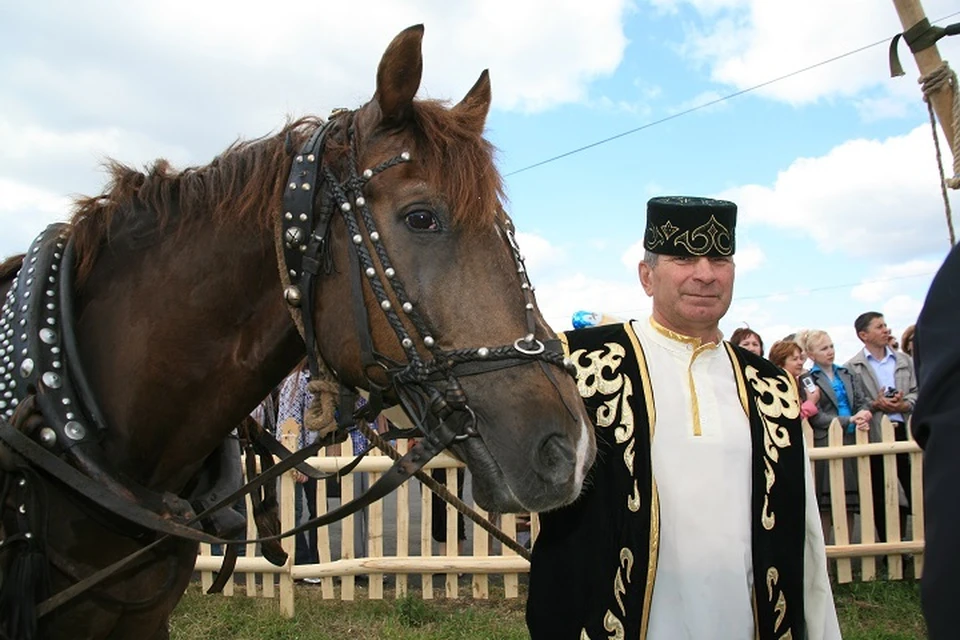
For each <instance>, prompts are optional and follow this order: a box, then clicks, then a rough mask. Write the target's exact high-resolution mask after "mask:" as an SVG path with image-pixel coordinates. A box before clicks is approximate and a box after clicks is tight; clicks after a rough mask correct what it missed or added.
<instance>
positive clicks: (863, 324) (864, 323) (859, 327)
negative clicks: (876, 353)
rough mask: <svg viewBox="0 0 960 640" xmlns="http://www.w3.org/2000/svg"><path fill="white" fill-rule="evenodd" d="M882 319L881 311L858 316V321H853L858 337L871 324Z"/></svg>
mask: <svg viewBox="0 0 960 640" xmlns="http://www.w3.org/2000/svg"><path fill="white" fill-rule="evenodd" d="M882 317H883V314H882V313H880V312H879V311H867V312H866V313H861V314H860V315H859V316H857V319H856V320H854V321H853V328H854V329H855V330H856V332H857V336H859V335H860V332H861V331H866V330H867V327H869V326H870V323H871V322H873V321H874V320H876V319H877V318H882Z"/></svg>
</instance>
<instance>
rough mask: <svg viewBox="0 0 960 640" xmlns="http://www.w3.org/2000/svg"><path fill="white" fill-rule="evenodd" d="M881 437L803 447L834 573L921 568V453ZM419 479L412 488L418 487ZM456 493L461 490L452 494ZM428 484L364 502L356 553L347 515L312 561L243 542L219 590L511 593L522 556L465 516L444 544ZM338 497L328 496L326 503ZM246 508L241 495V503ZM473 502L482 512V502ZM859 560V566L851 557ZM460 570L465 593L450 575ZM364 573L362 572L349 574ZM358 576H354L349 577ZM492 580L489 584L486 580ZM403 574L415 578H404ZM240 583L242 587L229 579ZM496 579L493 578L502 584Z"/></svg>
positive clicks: (375, 463)
mask: <svg viewBox="0 0 960 640" xmlns="http://www.w3.org/2000/svg"><path fill="white" fill-rule="evenodd" d="M805 431H806V434H807V437H808V442H812V432H811V431H810V428H809V426H806V425H805ZM882 431H883V441H882V442H878V443H872V444H868V443H867V441H866V440H867V434H866V433H864V432H859V433H858V436H857V444H855V445H846V446H845V445H843V444H842V442H843V435H842V431H841V428H840V426H839V423H838V422H836V421H835V422H834V424H833V425H831V429H830V436H829V442H830V446H828V447H820V448H814V447H812V445H811V446H810V449H809V450H810V457H811V460H812V461H813V462H811V464H812V465H813V464H814V462H815V461H817V460H827V461H829V465H828V466H829V474H830V494H831V506H830V510H829V511H830V514H831V516H832V522H833V523H832V530H831V531H828V532H827V542H828V544H827V557H828V558H830V559H831V562H832V563H834V564H835V566H834V567H833V568H832V570H833V571H834V575H835V576H836V579H837V580H838V581H839V582H850V581H852V580H854V579H855V578H857V579H861V580H865V581H866V580H874V579H876V578H877V576H878V572H877V560H878V558H882V557H884V556H886V557H887V571H886V577H887V578H888V579H894V580H895V579H901V578H902V577H903V576H904V572H903V561H902V558H903V556H902V555H901V554H909V557H912V558H913V563H914V575H915V576H916V577H919V576H920V573H921V572H922V567H923V564H922V558H923V556H922V553H923V511H922V509H923V501H922V499H921V496H922V472H921V470H922V458H921V453H920V449H919V447H918V446H917V445H916V443H915V442H913V441H912V440H910V441H907V442H896V441H895V439H894V434H893V427H892V425H891V424H890V423H889V422H888V421H886V419H885V418H884V420H883V427H882ZM397 448H398V449H399V450H400V451H401V452H405V451H406V449H407V443H406V442H402V441H401V442H398V443H397ZM900 453H902V454H908V455H909V456H910V463H911V473H912V490H911V493H912V495H911V496H910V497H909V498H910V504H911V509H912V511H911V516H912V517H911V518H910V521H911V524H912V532H911V533H912V535H910V536H908V537H909V539H908V540H901V539H900V526H899V518H900V513H899V508H898V507H899V493H898V483H897V480H896V468H895V457H896V454H900ZM870 456H883V460H884V469H885V474H884V475H885V479H886V482H885V496H886V497H885V504H886V512H885V513H884V514H882V517H884V518H885V521H886V524H887V527H886V528H887V531H888V541H887V542H882V543H881V542H877V541H876V536H875V533H874V526H873V523H874V522H875V517H876V516H877V515H880V514H874V513H873V500H872V486H871V483H870V475H869V474H870V462H869V457H870ZM846 458H856V461H857V478H858V487H857V491H858V494H859V503H860V505H862V507H861V509H860V512H859V514H858V515H857V517H856V518H855V519H854V522H855V528H857V529H859V531H860V535H859V536H855V535H854V534H855V531H851V530H850V527H849V526H848V517H847V512H848V509H847V504H846V487H845V485H844V477H843V464H844V459H846ZM352 459H353V456H341V455H334V453H332V452H330V451H325V452H323V455H321V456H318V457H315V458H311V459H309V460H308V462H309V464H310V465H311V466H313V467H314V468H315V469H318V470H320V471H327V472H329V471H336V470H338V469H341V468H343V467H344V466H345V465H346V464H348V463H349V462H350V461H351V460H352ZM391 464H392V460H391V459H390V458H388V457H386V456H384V455H380V454H379V453H378V452H373V453H371V454H370V455H368V456H367V458H365V459H364V460H362V461H361V462H360V464H359V465H358V466H357V468H356V469H354V471H353V472H352V473H350V474H348V475H346V476H345V477H344V478H343V480H342V483H341V496H342V498H341V499H342V500H343V501H346V500H349V499H351V498H353V497H354V496H355V495H357V494H358V493H359V491H358V490H357V484H358V482H357V480H356V479H355V478H358V477H359V476H358V474H361V473H363V474H367V475H368V478H369V483H370V484H372V483H373V482H375V481H376V480H377V478H379V477H380V475H381V474H382V473H383V472H385V471H386V470H387V469H389V468H390V465H391ZM462 466H463V465H462V463H460V462H458V461H457V460H455V459H454V458H452V457H450V456H449V455H446V454H443V455H441V456H438V457H437V458H436V459H434V460H432V461H431V462H430V463H428V465H427V466H426V468H425V470H427V471H429V470H431V469H444V470H445V471H444V473H445V476H446V487H447V489H448V490H450V491H451V492H452V493H457V477H456V476H457V473H456V470H457V469H458V468H459V467H462ZM418 487H419V488H420V489H419V490H418ZM294 495H295V494H294V481H293V478H292V475H291V474H289V473H288V474H285V475H284V476H283V477H282V478H281V479H280V483H279V496H280V497H279V502H280V520H281V525H282V528H283V529H284V530H287V529H290V528H292V527H293V526H294ZM461 498H463V496H461ZM432 499H433V493H432V492H431V491H430V490H428V489H427V488H426V487H423V486H422V485H420V483H419V482H416V481H411V482H408V483H406V484H404V485H402V486H401V487H400V488H399V489H397V490H396V492H395V493H394V494H392V495H391V496H389V497H388V498H386V499H385V500H383V501H380V502H378V503H375V504H373V505H370V506H369V507H368V515H367V518H368V535H367V538H366V540H365V546H366V555H365V556H364V557H356V555H355V553H354V536H355V533H354V530H355V528H356V527H357V526H358V524H357V522H358V518H359V517H360V516H358V515H354V516H351V517H349V518H346V519H345V520H343V521H342V522H340V523H335V524H333V525H330V526H328V527H323V528H321V529H319V530H318V541H317V542H318V549H319V559H320V561H319V563H317V564H305V565H296V564H294V561H293V560H294V548H293V545H294V541H293V539H292V538H288V539H285V540H284V541H283V546H284V549H285V550H286V551H287V553H288V554H289V556H290V557H289V559H288V561H287V563H286V564H285V565H284V566H282V567H277V566H274V565H272V564H270V563H269V562H268V561H267V560H265V559H264V558H263V557H261V556H260V555H259V554H258V553H257V549H256V547H255V545H248V547H247V549H246V555H245V556H242V557H240V558H238V560H237V566H236V574H237V576H238V577H237V578H235V580H236V584H235V582H234V581H229V582H228V584H227V586H226V588H225V589H224V595H226V596H233V595H237V594H242V595H246V596H248V597H264V598H276V599H278V601H279V606H280V610H281V612H282V613H283V614H285V615H287V616H292V615H293V612H294V606H295V605H294V596H295V589H294V585H295V583H296V581H298V580H301V579H303V578H320V579H321V581H320V584H319V585H318V587H317V588H319V591H320V593H321V595H322V597H323V598H325V599H341V600H353V599H355V598H357V597H362V598H369V599H383V598H398V597H403V596H404V595H406V594H408V593H412V594H416V595H419V596H420V597H422V598H424V599H431V598H434V597H446V598H457V597H463V596H467V595H469V596H471V597H473V598H476V599H486V598H490V597H491V593H493V594H494V597H506V598H516V597H518V596H519V595H520V589H519V582H520V576H521V574H524V573H526V572H527V571H528V570H529V563H528V562H527V561H526V560H524V559H523V558H522V557H520V556H518V555H517V554H516V553H515V552H513V551H512V550H510V549H509V548H505V547H504V546H503V545H501V544H500V543H499V542H498V541H493V540H492V538H491V537H490V536H489V534H487V532H485V531H484V530H483V529H481V528H480V527H479V526H477V525H476V524H474V523H473V522H472V521H470V520H469V519H467V520H466V529H467V541H466V548H464V549H463V552H462V553H461V552H460V550H459V549H458V547H457V545H456V544H447V545H445V549H444V548H443V546H441V545H439V544H438V543H436V542H435V541H434V540H432V538H431V527H432V514H431V501H432ZM337 504H339V501H338V500H334V499H331V500H330V501H329V508H333V507H335V506H337ZM317 508H318V512H319V513H324V512H325V510H326V509H327V508H328V499H327V486H326V483H324V482H322V481H321V482H318V483H317ZM249 512H250V509H249V504H248V513H249ZM478 512H479V513H481V514H482V515H484V517H489V516H488V514H484V513H483V511H482V510H479V509H478ZM495 520H497V521H499V525H500V528H501V529H502V530H503V531H506V532H509V535H510V537H512V538H514V539H515V540H520V541H522V542H526V543H528V544H530V543H532V542H535V540H536V535H537V530H538V520H537V516H536V514H533V515H532V516H531V517H530V518H529V524H527V523H526V522H525V519H524V518H518V516H516V515H513V514H504V515H501V516H499V517H498V518H495ZM456 529H457V513H456V510H455V509H454V508H453V507H452V506H450V505H446V539H447V540H456V538H457V531H456ZM248 537H250V538H253V537H256V531H255V528H254V527H253V525H252V522H251V523H248ZM221 561H222V558H221V557H220V556H218V555H213V554H212V553H211V548H210V546H209V545H201V549H200V554H199V556H198V558H197V564H196V571H197V572H199V574H200V579H201V582H202V585H203V587H204V588H205V589H206V588H207V587H208V586H209V585H210V584H211V583H212V581H213V577H214V575H213V573H214V572H215V571H216V570H218V569H219V568H220V563H221ZM858 562H859V564H860V567H859V572H858V573H855V572H854V568H855V565H856V564H857V563H858ZM438 574H439V575H443V576H444V578H443V582H442V586H437V587H435V585H434V580H433V578H434V576H435V575H438ZM461 575H469V576H470V578H469V593H465V592H462V591H466V589H467V588H466V586H465V584H464V583H465V582H466V579H464V581H463V582H461V580H460V579H459V577H458V576H461ZM358 576H363V578H358ZM360 580H362V581H363V583H364V584H363V586H360V585H359V584H358V582H359V581H360ZM492 582H493V583H494V584H495V585H496V588H495V589H493V591H491V583H492ZM411 583H414V584H413V585H411ZM238 585H243V587H244V588H243V589H238V588H236V587H237V586H238ZM501 585H502V587H501Z"/></svg>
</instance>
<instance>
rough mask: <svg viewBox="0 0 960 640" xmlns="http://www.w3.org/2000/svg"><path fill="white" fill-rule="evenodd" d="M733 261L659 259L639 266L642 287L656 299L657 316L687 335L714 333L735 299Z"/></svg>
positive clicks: (662, 322) (683, 258)
mask: <svg viewBox="0 0 960 640" xmlns="http://www.w3.org/2000/svg"><path fill="white" fill-rule="evenodd" d="M733 276H734V266H733V258H689V257H682V256H660V257H659V259H658V260H657V266H656V267H653V268H651V267H650V266H649V265H648V264H647V263H645V262H641V263H640V284H642V285H643V290H644V291H646V293H647V295H648V296H651V297H652V298H653V312H654V317H655V318H657V319H658V321H660V322H661V324H663V325H664V326H666V327H667V328H668V329H672V330H673V331H676V332H678V333H682V334H684V335H699V334H701V333H703V332H704V331H709V330H715V329H716V328H717V324H718V323H719V322H720V318H722V317H723V315H724V314H725V313H726V312H727V309H728V308H729V307H730V300H731V299H732V298H733Z"/></svg>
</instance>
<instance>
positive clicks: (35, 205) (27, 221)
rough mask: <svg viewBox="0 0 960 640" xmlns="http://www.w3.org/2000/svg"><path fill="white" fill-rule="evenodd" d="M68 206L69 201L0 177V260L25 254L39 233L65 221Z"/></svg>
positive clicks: (68, 209)
mask: <svg viewBox="0 0 960 640" xmlns="http://www.w3.org/2000/svg"><path fill="white" fill-rule="evenodd" d="M70 205H71V201H70V199H69V198H65V197H63V196H58V195H56V194H54V193H50V192H49V191H44V190H42V189H38V188H36V187H32V186H30V185H26V184H22V183H18V182H15V181H13V180H8V179H6V178H3V177H2V176H0V220H2V224H3V234H2V235H0V256H3V257H6V256H9V255H13V254H15V253H22V252H25V251H26V250H27V247H28V246H29V245H30V242H31V241H32V240H33V238H34V236H35V235H36V234H37V233H38V232H39V231H40V230H41V229H43V228H44V227H46V226H47V225H48V224H50V223H53V222H59V221H63V220H66V219H67V217H68V215H69V211H70Z"/></svg>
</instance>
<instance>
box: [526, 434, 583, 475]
mask: <svg viewBox="0 0 960 640" xmlns="http://www.w3.org/2000/svg"><path fill="white" fill-rule="evenodd" d="M576 462H577V456H576V452H575V451H574V450H573V447H572V446H571V445H570V443H569V442H567V440H566V438H564V437H563V436H561V435H560V434H557V433H553V434H550V435H548V436H547V437H546V438H544V439H543V440H541V441H540V446H538V447H537V449H536V452H535V453H534V456H533V468H534V469H535V470H536V472H537V475H539V476H540V477H541V478H543V479H544V480H545V481H547V482H556V483H566V482H569V481H570V478H571V477H572V476H573V473H574V470H575V469H576Z"/></svg>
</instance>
